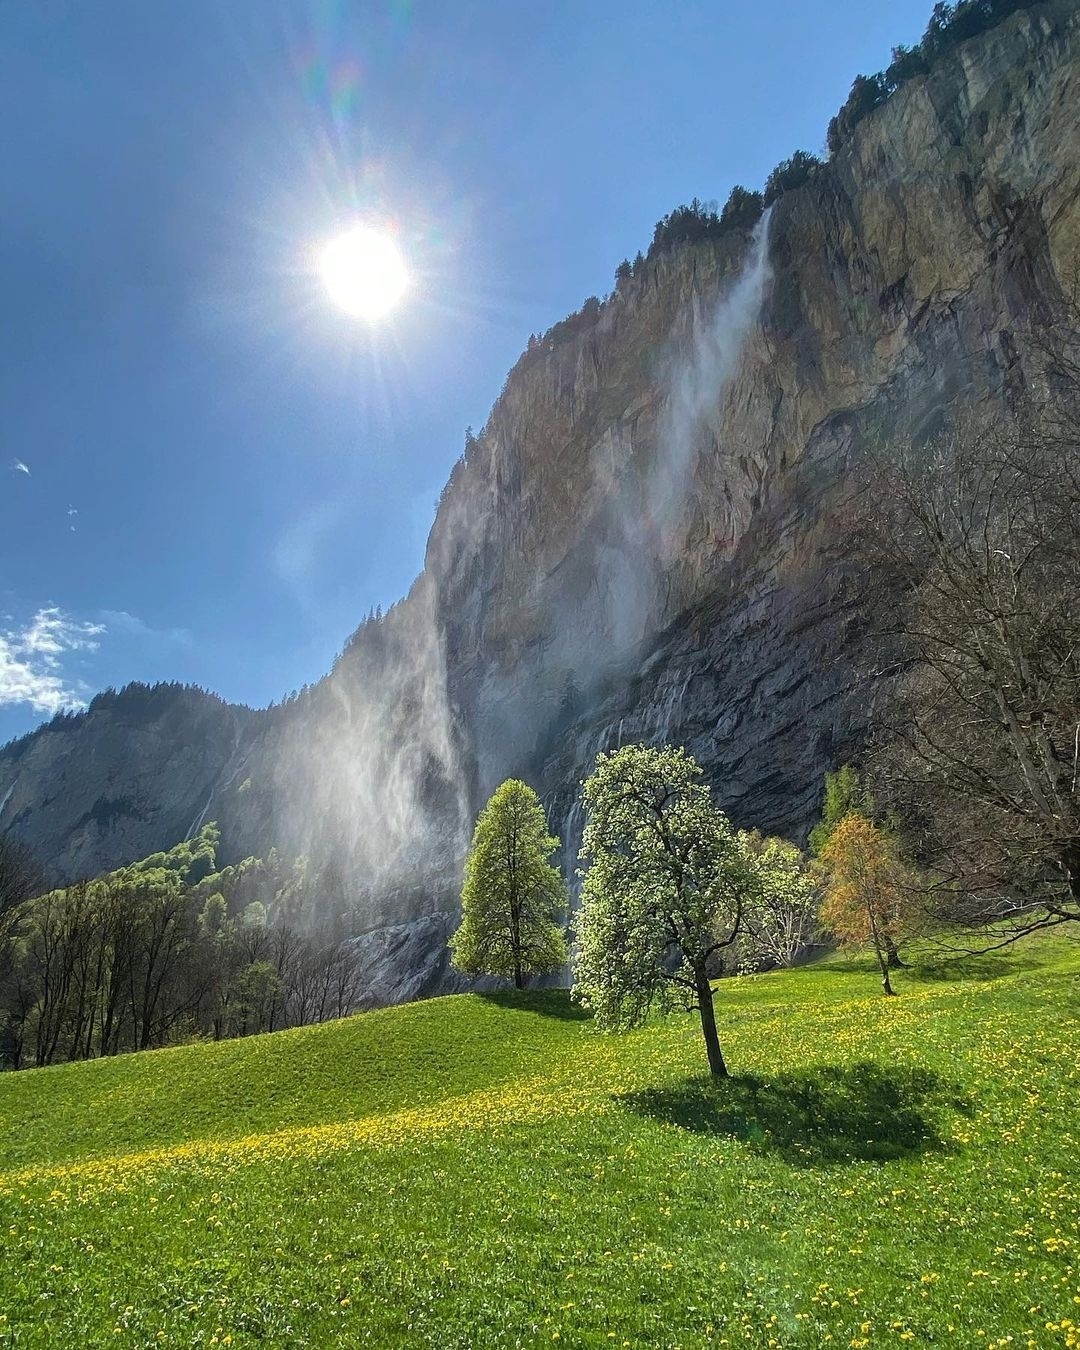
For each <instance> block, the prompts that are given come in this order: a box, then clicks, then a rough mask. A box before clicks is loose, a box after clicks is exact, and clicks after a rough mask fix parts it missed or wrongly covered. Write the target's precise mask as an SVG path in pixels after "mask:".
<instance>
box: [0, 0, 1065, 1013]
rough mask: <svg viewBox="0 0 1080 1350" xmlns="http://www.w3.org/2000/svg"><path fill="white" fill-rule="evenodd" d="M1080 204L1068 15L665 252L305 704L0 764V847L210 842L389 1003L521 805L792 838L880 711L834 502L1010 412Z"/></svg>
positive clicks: (968, 54)
mask: <svg viewBox="0 0 1080 1350" xmlns="http://www.w3.org/2000/svg"><path fill="white" fill-rule="evenodd" d="M1078 197H1080V15H1078V12H1077V10H1076V7H1075V5H1074V4H1072V3H1067V2H1066V0H1046V3H1043V4H1040V5H1036V6H1034V7H1033V8H1030V9H1027V10H1024V11H1021V12H1019V13H1017V14H1015V15H1013V16H1012V17H1010V18H1009V19H1007V20H1006V21H1004V22H1003V23H1001V24H999V25H998V26H997V27H996V28H994V29H992V30H990V31H989V32H986V33H984V34H982V35H981V36H979V37H977V38H974V39H972V40H970V41H968V42H966V43H964V44H962V45H961V46H959V47H958V48H957V49H956V50H955V51H954V52H953V53H951V54H950V55H949V56H948V57H947V58H945V59H943V60H942V61H941V62H940V63H939V64H938V65H937V66H935V68H934V69H933V70H932V71H931V72H930V73H929V74H928V75H925V76H922V77H920V78H917V79H915V80H912V81H911V82H909V83H908V84H906V85H905V86H904V87H903V88H901V89H900V90H899V91H898V92H896V93H895V94H894V95H893V96H892V97H891V98H890V99H889V100H888V102H887V103H886V104H885V105H884V107H882V108H881V109H879V110H878V111H877V112H875V113H874V114H872V115H871V116H869V117H868V118H867V119H866V120H865V121H864V122H862V123H861V124H860V125H859V127H858V128H857V129H856V131H855V132H854V134H853V135H852V137H851V139H850V141H849V142H848V143H847V144H845V145H844V147H843V149H842V150H841V151H840V152H839V153H838V154H837V155H836V156H835V157H834V159H833V160H831V161H830V163H829V164H828V165H826V166H824V167H823V168H822V169H820V170H819V171H818V172H817V173H816V174H815V175H814V176H813V177H812V178H811V179H810V181H809V182H808V183H807V184H806V185H805V186H804V187H802V188H800V189H798V190H796V191H792V192H789V193H786V194H785V195H784V196H782V197H781V198H780V199H779V200H778V201H777V202H776V203H775V205H774V207H773V208H772V210H771V212H770V214H769V217H768V219H767V220H766V221H764V222H763V224H762V226H761V227H759V231H758V234H757V236H756V238H747V237H746V236H743V235H741V234H729V235H726V236H724V237H722V238H721V239H719V240H715V241H706V242H702V243H698V244H693V245H684V246H682V247H680V248H677V249H674V250H671V251H669V252H665V253H661V254H660V255H659V256H657V257H655V258H654V259H651V260H650V261H648V262H647V263H646V265H645V266H644V267H643V268H641V269H639V270H638V272H637V273H636V274H635V275H634V276H633V277H632V278H630V279H628V280H626V281H624V282H623V283H621V284H620V286H619V288H618V289H617V291H616V292H615V293H614V294H613V295H612V296H611V297H609V298H608V300H607V301H605V302H604V303H603V304H602V305H599V306H592V307H587V309H586V311H583V313H582V315H581V316H578V318H577V319H575V321H574V322H573V323H570V324H567V325H561V326H559V328H557V329H556V330H553V333H552V334H551V335H549V338H548V340H546V341H545V342H544V343H543V344H541V345H540V346H539V347H534V348H531V349H530V350H529V351H528V352H527V353H526V354H525V355H524V356H523V357H522V359H521V361H520V362H519V363H518V366H517V367H515V369H514V371H512V372H511V374H510V376H509V377H508V380H507V383H506V387H505V389H504V391H503V394H502V395H501V397H500V399H499V400H498V402H497V404H496V406H495V408H494V409H493V411H492V414H491V417H490V419H489V421H488V424H487V426H486V427H485V428H484V431H483V432H482V433H481V435H480V436H479V437H477V438H476V439H475V440H474V441H472V442H471V444H470V445H469V447H468V453H467V457H466V458H464V459H463V460H462V461H461V462H460V463H459V464H458V465H457V466H456V467H455V469H454V472H453V474H452V475H451V479H450V481H449V483H448V485H447V488H446V490H445V491H444V494H443V500H442V503H441V505H440V509H439V512H438V515H437V518H436V521H435V524H434V526H433V529H432V532H431V537H430V540H429V544H428V550H427V557H426V562H425V568H424V572H423V574H422V575H421V577H420V578H419V579H418V581H417V583H416V584H415V586H414V587H413V589H412V591H411V592H410V594H409V596H408V597H406V598H405V599H404V600H403V601H402V602H401V603H400V604H399V605H397V606H395V607H394V609H393V610H392V611H391V613H390V614H389V615H387V616H386V617H385V618H384V619H383V620H382V621H381V622H380V623H377V624H369V625H366V626H365V627H364V628H363V629H362V630H360V631H359V632H358V634H357V635H356V637H355V638H354V639H353V641H352V642H351V643H350V644H349V646H348V647H347V648H346V651H345V653H344V654H343V656H342V658H341V660H340V662H339V663H338V665H337V667H336V668H335V670H334V672H333V673H332V674H330V675H329V676H328V677H327V678H326V680H324V681H323V682H322V683H321V684H320V685H318V686H317V687H316V688H314V689H313V690H310V691H308V692H307V693H306V694H305V695H304V696H302V697H301V698H300V699H298V700H296V701H293V702H291V703H289V704H288V705H286V706H284V707H281V708H275V709H272V710H270V711H268V712H263V713H252V712H249V711H248V710H242V709H230V708H227V707H225V706H224V705H221V704H219V703H217V702H216V701H214V700H209V701H208V702H207V703H206V705H205V706H203V704H202V703H201V702H200V700H199V699H198V698H196V697H195V696H193V695H185V696H184V697H183V698H181V697H180V696H179V695H177V696H176V698H177V702H176V706H175V707H174V708H173V709H172V710H171V711H170V710H164V711H159V712H157V713H155V714H154V715H152V716H150V715H147V714H145V713H143V712H141V711H140V710H139V709H138V708H137V707H135V706H134V704H132V705H131V706H129V704H128V703H126V702H125V695H123V694H121V695H119V696H116V697H115V698H114V699H113V700H112V701H111V703H109V705H108V706H106V707H94V708H92V709H91V710H90V711H89V712H88V713H87V714H86V715H84V716H81V717H77V718H67V719H62V720H60V721H59V722H57V723H55V724H52V725H50V726H48V727H45V728H43V729H42V730H41V731H39V732H37V733H34V734H33V735H32V736H30V737H28V738H24V739H23V740H22V741H20V742H16V743H14V744H13V745H12V746H9V747H7V748H6V749H5V750H3V751H2V752H0V803H2V805H0V827H2V828H8V827H11V828H15V829H17V830H18V831H19V832H20V833H21V834H22V835H23V836H24V837H25V838H26V839H27V840H28V842H30V843H31V844H32V845H33V846H34V847H36V848H37V849H38V850H39V851H41V852H42V853H43V854H44V855H45V856H46V857H47V858H49V859H50V860H51V862H52V863H53V865H54V867H55V868H56V870H57V871H59V872H62V873H65V874H68V875H71V874H74V873H78V872H87V871H93V870H98V869H100V868H103V867H107V866H112V865H116V864H118V863H120V862H122V861H125V860H127V859H130V858H132V857H134V856H138V855H140V854H144V853H147V852H150V851H151V850H152V849H154V848H160V847H164V846H167V845H168V844H170V843H171V842H173V841H174V840H175V839H176V838H177V837H178V836H179V835H182V834H184V833H186V832H187V830H188V829H189V828H190V827H191V826H192V825H193V824H195V823H196V822H197V821H199V820H202V819H216V820H218V821H219V822H220V824H221V826H222V829H223V844H224V846H225V850H226V852H227V853H230V854H233V855H235V854H240V853H248V852H259V851H263V850H265V849H266V848H268V847H269V846H270V844H272V843H273V844H276V845H277V846H278V847H279V848H283V849H286V850H290V849H294V850H297V851H305V852H307V853H309V854H311V855H312V856H313V857H314V858H315V859H316V860H323V861H326V860H330V859H332V860H333V862H334V866H335V867H336V868H337V870H338V872H339V874H340V875H342V876H344V877H345V878H346V884H347V885H351V886H352V887H353V888H354V890H357V891H359V890H360V889H361V888H362V891H363V894H364V896H365V897H366V899H365V901H364V903H365V906H366V914H367V919H368V921H369V923H370V925H371V926H372V927H375V926H378V925H384V926H389V927H392V928H393V929H394V931H393V932H388V933H387V934H386V935H385V937H384V938H382V939H379V938H374V937H371V936H369V937H367V938H366V939H364V940H365V941H366V942H368V943H369V945H372V948H373V953H374V948H375V947H378V948H379V950H378V952H377V953H375V955H377V957H378V960H377V962H376V964H378V966H379V971H380V974H379V980H380V981H381V982H382V984H383V985H385V991H384V993H385V998H387V999H395V998H398V997H406V996H411V995H413V994H416V993H419V992H421V991H422V990H423V989H425V988H430V987H432V986H433V985H437V984H438V983H439V982H440V981H441V980H442V979H443V978H444V974H445V972H444V970H443V968H442V966H441V965H440V964H439V962H438V961H437V960H436V959H435V956H434V955H433V953H434V952H435V946H436V944H441V942H442V940H443V939H442V933H443V930H444V928H445V923H443V921H442V920H439V919H436V918H431V919H430V921H429V920H428V919H427V917H426V916H431V915H434V914H436V912H438V911H442V910H445V909H446V908H447V906H448V905H450V907H452V898H453V892H454V890H455V887H456V879H457V877H456V868H457V865H458V863H459V861H460V857H461V854H462V851H463V848H464V845H465V843H466V841H467V832H468V826H469V822H470V819H471V816H472V813H473V811H474V810H475V808H476V805H477V803H478V802H479V801H480V800H482V798H483V796H484V795H485V794H486V793H487V792H488V791H489V790H490V789H491V788H492V787H493V786H494V785H495V784H496V783H497V782H498V781H499V779H500V778H502V777H503V776H505V775H506V774H507V773H510V772H514V773H518V774H524V775H526V776H529V777H530V778H531V779H532V780H533V781H534V782H536V783H537V785H538V786H540V787H541V788H542V790H543V792H544V794H545V797H546V800H547V802H548V805H549V809H550V812H551V816H552V825H553V828H555V829H557V830H559V832H560V833H561V835H562V837H563V839H564V842H565V844H566V848H567V856H568V857H571V856H572V855H573V853H574V852H575V850H576V846H577V839H578V836H579V833H580V818H579V808H578V806H577V801H576V788H577V783H578V781H579V780H580V779H581V778H582V777H583V776H584V775H585V774H586V773H587V772H588V771H589V768H590V766H591V763H592V761H593V759H594V757H595V754H596V752H597V751H598V750H599V749H602V748H605V747H610V746H613V745H617V744H619V743H620V742H623V743H625V742H628V741H634V740H652V741H658V740H661V739H665V740H671V741H674V742H678V743H686V744H687V745H689V747H690V748H691V750H692V751H693V752H694V754H695V755H697V756H698V758H699V759H700V760H701V762H702V763H704V764H705V765H706V766H707V769H708V772H709V774H710V777H711V779H712V781H713V783H714V785H715V788H716V791H717V794H718V797H719V799H720V800H721V802H722V803H723V804H724V805H725V806H726V808H727V809H728V810H729V811H730V812H731V814H732V815H733V816H734V817H735V818H736V819H737V820H738V821H739V822H740V823H743V822H745V823H748V824H750V823H752V824H757V825H760V826H761V827H763V828H766V829H769V830H774V831H780V832H783V833H785V834H788V835H792V836H795V837H799V836H801V835H803V834H804V832H805V830H806V829H807V827H808V825H809V823H810V821H811V819H812V817H813V813H814V810H815V807H816V802H817V796H818V792H819V785H820V780H821V774H822V771H823V770H824V769H825V768H827V767H829V766H830V765H832V764H834V763H836V762H837V761H838V760H839V759H841V758H843V757H844V756H845V755H847V754H848V753H850V751H851V750H852V749H854V748H855V747H856V746H857V745H858V743H859V741H860V739H861V738H862V737H863V736H864V734H865V730H866V727H867V722H868V718H869V717H870V716H871V713H872V705H873V698H872V691H871V690H868V689H867V687H866V686H865V684H862V683H860V682H859V680H858V679H857V671H858V668H859V659H858V657H859V650H860V642H861V640H862V625H861V621H860V615H859V612H858V606H857V603H856V601H855V598H854V593H853V589H852V586H851V584H850V583H851V574H850V565H849V563H848V561H847V560H846V557H845V531H844V505H843V503H844V479H845V468H846V466H847V465H848V463H849V462H850V457H851V455H852V454H853V453H854V452H855V451H856V450H857V449H858V448H859V447H860V446H861V445H863V444H865V443H866V442H867V441H871V440H873V441H877V442H879V443H883V444H887V443H888V440H889V438H890V437H895V436H897V435H900V434H908V433H910V434H913V435H916V436H918V435H924V434H928V433H931V432H932V431H933V430H934V429H935V428H936V427H937V426H939V425H940V424H941V422H942V421H943V419H945V418H946V417H947V416H949V415H951V412H952V411H953V410H954V409H956V408H957V407H959V406H970V407H976V408H978V407H980V406H983V407H986V408H994V409H996V410H999V411H1005V412H1006V413H1007V412H1008V411H1009V410H1010V408H1012V407H1014V406H1015V404H1016V402H1017V401H1018V399H1019V398H1020V397H1021V395H1022V394H1023V392H1024V390H1025V389H1026V388H1027V387H1028V386H1029V384H1030V380H1031V372H1032V369H1033V366H1032V361H1031V353H1032V350H1033V337H1032V335H1033V333H1034V332H1037V331H1038V330H1039V329H1040V328H1044V327H1045V326H1047V325H1052V324H1055V323H1059V322H1061V321H1062V319H1063V316H1066V315H1067V313H1068V305H1067V296H1066V291H1067V288H1068V285H1069V283H1070V281H1071V279H1072V278H1073V277H1074V276H1076V275H1078V274H1080V202H1078ZM401 924H409V925H410V926H409V928H408V930H407V931H406V930H405V929H398V928H397V927H396V926H397V925H401ZM436 930H438V932H436ZM399 939H400V945H399V946H395V944H396V943H398V941H399ZM380 943H381V944H382V945H380ZM425 943H427V945H428V947H429V948H430V951H428V952H427V954H426V955H425V954H424V952H422V951H421V950H420V948H421V947H423V946H424V944H425ZM420 971H423V972H425V974H424V975H423V977H422V978H421V979H420V980H419V982H417V980H416V979H413V978H412V975H411V972H412V973H415V972H420ZM398 972H400V977H399V973H398ZM380 997H382V995H380Z"/></svg>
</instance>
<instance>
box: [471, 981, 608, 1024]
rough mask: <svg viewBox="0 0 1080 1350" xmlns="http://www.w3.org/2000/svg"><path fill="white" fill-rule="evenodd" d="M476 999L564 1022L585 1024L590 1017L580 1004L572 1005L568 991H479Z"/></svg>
mask: <svg viewBox="0 0 1080 1350" xmlns="http://www.w3.org/2000/svg"><path fill="white" fill-rule="evenodd" d="M477 997H478V998H482V999H484V1001H485V1002H487V1003H494V1004H496V1005H497V1006H498V1007H500V1008H510V1009H512V1010H513V1011H514V1012H531V1013H539V1014H540V1015H541V1016H543V1017H557V1018H559V1019H560V1020H561V1021H564V1022H586V1021H588V1019H589V1018H590V1017H591V1016H592V1014H591V1013H590V1012H588V1011H587V1010H586V1009H585V1008H583V1007H582V1006H581V1004H580V1003H574V1002H573V1000H572V999H571V997H570V990H569V989H481V990H477Z"/></svg>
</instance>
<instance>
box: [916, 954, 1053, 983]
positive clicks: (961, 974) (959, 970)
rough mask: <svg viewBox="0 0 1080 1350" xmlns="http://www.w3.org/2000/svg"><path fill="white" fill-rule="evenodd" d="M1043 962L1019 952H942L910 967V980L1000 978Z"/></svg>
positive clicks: (922, 981) (956, 980)
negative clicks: (972, 953) (973, 953)
mask: <svg viewBox="0 0 1080 1350" xmlns="http://www.w3.org/2000/svg"><path fill="white" fill-rule="evenodd" d="M1043 964H1044V963H1043V962H1041V961H1039V960H1038V958H1037V957H1026V956H1023V955H1020V954H1019V953H1016V952H1010V953H1009V954H1008V955H1006V956H998V955H994V954H992V953H988V954H986V955H982V956H969V955H967V954H958V955H954V954H952V953H948V952H943V953H942V954H941V955H940V956H932V957H927V958H925V959H923V960H921V961H919V962H918V963H917V964H912V965H910V966H908V967H907V969H906V971H905V972H904V973H905V975H906V977H907V978H908V979H909V980H916V981H918V982H919V983H922V984H927V983H935V984H936V983H945V982H959V981H965V980H978V981H982V980H1000V979H1004V978H1005V976H1007V975H1018V974H1020V973H1021V972H1023V971H1027V970H1038V969H1039V968H1040V967H1041V966H1042V965H1043Z"/></svg>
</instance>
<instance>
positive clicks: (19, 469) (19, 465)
mask: <svg viewBox="0 0 1080 1350" xmlns="http://www.w3.org/2000/svg"><path fill="white" fill-rule="evenodd" d="M11 472H12V473H26V474H28V473H29V472H30V470H29V469H28V468H27V467H26V465H25V464H24V463H23V462H22V460H21V459H13V460H12V461H11Z"/></svg>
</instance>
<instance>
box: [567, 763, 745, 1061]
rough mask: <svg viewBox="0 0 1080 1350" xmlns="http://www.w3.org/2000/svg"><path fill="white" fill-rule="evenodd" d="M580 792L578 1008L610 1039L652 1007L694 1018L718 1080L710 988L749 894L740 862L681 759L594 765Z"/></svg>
mask: <svg viewBox="0 0 1080 1350" xmlns="http://www.w3.org/2000/svg"><path fill="white" fill-rule="evenodd" d="M584 792H585V805H586V809H587V812H588V819H587V823H586V826H585V835H584V839H583V842H582V848H581V856H582V859H583V861H585V862H587V863H588V870H587V871H586V872H585V878H584V884H583V886H582V892H581V909H580V910H579V912H578V914H577V916H576V921H575V931H576V935H577V952H576V956H575V968H574V987H575V992H576V994H577V997H578V998H579V999H580V1001H581V1002H582V1003H583V1004H585V1006H587V1007H589V1008H591V1009H592V1010H593V1012H594V1014H595V1017H596V1020H597V1023H598V1024H599V1025H600V1026H601V1027H603V1028H606V1029H609V1030H621V1029H626V1028H630V1027H633V1026H638V1025H640V1023H642V1022H643V1021H644V1020H645V1018H646V1017H647V1016H648V1013H649V1010H650V1008H651V1007H652V1006H653V1005H654V1004H659V1005H660V1006H668V1007H670V1006H673V1005H677V1004H680V1003H681V1004H682V1006H684V1007H686V1008H688V1009H696V1010H697V1011H698V1013H699V1014H700V1017H701V1030H702V1035H703V1036H704V1038H705V1048H706V1052H707V1054H708V1059H709V1068H710V1070H711V1071H712V1073H713V1074H715V1075H718V1076H726V1074H727V1065H726V1064H725V1062H724V1056H723V1054H722V1052H721V1048H720V1040H719V1036H718V1034H717V1030H716V1015H715V1010H714V1008H713V992H712V985H711V983H710V976H711V975H712V974H713V973H714V971H715V969H716V966H717V962H718V960H719V958H720V953H721V952H723V951H724V949H725V948H728V947H730V946H732V945H733V944H734V943H735V941H736V940H737V938H738V936H739V931H740V927H741V924H742V918H743V912H744V910H745V908H746V907H747V906H748V905H749V904H750V903H752V902H753V898H754V896H755V895H756V893H757V888H758V878H757V873H756V871H755V869H754V867H753V866H752V864H751V863H750V861H749V859H748V856H747V853H746V850H745V849H744V848H743V847H742V846H741V845H740V843H739V840H738V837H737V836H736V833H735V831H734V829H733V828H732V826H731V822H730V821H729V820H728V818H727V816H725V815H724V813H723V812H722V811H720V810H719V809H718V808H717V807H716V806H714V805H713V802H712V798H711V797H710V795H709V789H708V787H707V786H706V784H705V783H704V782H702V773H701V768H700V767H699V765H698V764H697V763H696V762H695V761H694V759H693V758H692V757H691V756H690V755H688V754H687V753H686V751H685V750H683V749H675V748H666V749H653V748H651V747H648V746H643V745H629V746H625V747H623V749H621V750H616V751H614V752H612V753H610V754H602V755H600V756H599V757H598V758H597V761H596V771H595V772H594V773H593V774H592V776H591V777H590V778H589V779H587V780H586V782H585V786H584Z"/></svg>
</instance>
